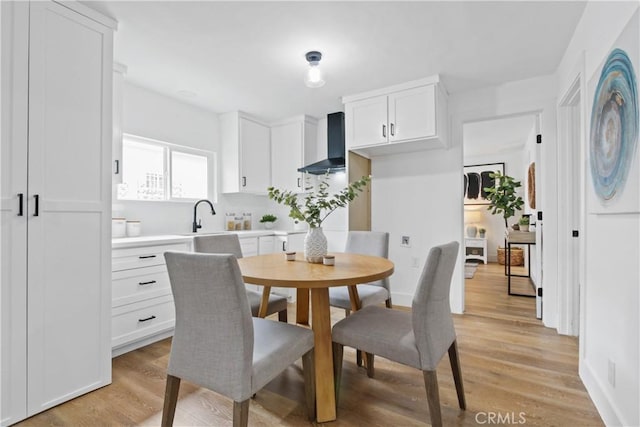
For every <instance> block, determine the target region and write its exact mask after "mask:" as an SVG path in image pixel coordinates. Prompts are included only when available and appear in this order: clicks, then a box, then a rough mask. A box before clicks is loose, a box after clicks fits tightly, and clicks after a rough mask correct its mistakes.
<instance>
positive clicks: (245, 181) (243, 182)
mask: <svg viewBox="0 0 640 427" xmlns="http://www.w3.org/2000/svg"><path fill="white" fill-rule="evenodd" d="M242 186H243V187H246V186H247V177H246V176H243V177H242Z"/></svg>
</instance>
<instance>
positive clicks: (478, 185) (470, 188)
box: [463, 163, 504, 205]
mask: <svg viewBox="0 0 640 427" xmlns="http://www.w3.org/2000/svg"><path fill="white" fill-rule="evenodd" d="M494 172H500V173H501V174H502V175H504V163H485V164H481V165H469V166H465V167H464V179H463V192H464V204H465V205H489V204H491V203H490V202H489V200H487V193H486V191H485V190H484V189H485V188H487V187H495V185H496V182H495V180H494V179H493V178H491V176H490V175H491V174H492V173H494Z"/></svg>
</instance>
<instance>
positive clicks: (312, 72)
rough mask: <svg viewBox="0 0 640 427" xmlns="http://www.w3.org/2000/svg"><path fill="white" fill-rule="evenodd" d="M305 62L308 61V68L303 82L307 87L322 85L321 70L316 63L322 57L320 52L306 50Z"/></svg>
mask: <svg viewBox="0 0 640 427" xmlns="http://www.w3.org/2000/svg"><path fill="white" fill-rule="evenodd" d="M305 58H306V59H307V62H309V69H308V70H307V73H306V74H305V77H304V83H305V84H306V85H307V86H308V87H312V88H316V87H322V86H324V79H323V78H322V71H321V70H320V67H319V66H318V64H319V63H320V59H322V54H321V53H320V52H317V51H311V52H307V54H306V55H305Z"/></svg>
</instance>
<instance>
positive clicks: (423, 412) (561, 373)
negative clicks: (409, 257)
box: [18, 264, 603, 427]
mask: <svg viewBox="0 0 640 427" xmlns="http://www.w3.org/2000/svg"><path fill="white" fill-rule="evenodd" d="M518 280H523V281H524V284H518V285H516V286H523V289H524V288H526V286H530V285H528V284H527V282H526V280H528V279H518ZM465 296H466V311H465V314H464V315H461V316H454V321H455V327H456V332H457V335H458V350H459V355H460V365H461V367H462V377H463V381H464V389H465V395H466V401H467V410H466V411H462V410H460V409H459V408H458V400H457V395H456V390H455V385H454V381H453V376H452V374H451V367H450V363H449V359H448V357H444V358H443V360H442V362H441V363H440V365H439V366H438V370H437V371H438V383H439V388H440V402H441V406H442V421H443V424H444V425H445V426H477V425H478V424H480V423H482V422H483V421H485V423H484V424H486V419H487V418H486V417H487V414H488V413H498V414H501V415H502V416H503V417H511V418H510V420H515V422H511V424H518V421H519V418H518V417H519V416H520V414H522V416H523V417H524V420H526V425H527V426H549V425H556V426H574V425H576V426H577V425H580V426H602V425H603V423H602V420H601V418H600V416H599V415H598V412H597V411H596V409H595V407H594V405H593V403H592V402H591V400H590V399H589V396H588V395H587V393H586V391H585V388H584V385H583V384H582V382H581V381H580V379H579V377H578V339H576V338H574V337H567V336H561V335H558V334H557V333H556V332H555V331H554V330H552V329H548V328H545V327H544V326H543V325H542V322H541V321H539V320H537V319H536V318H535V300H534V299H533V298H522V297H515V296H508V295H507V282H506V278H505V276H504V269H503V267H502V266H499V265H497V264H488V265H480V266H479V267H478V269H477V270H476V274H475V276H474V277H473V278H472V279H467V280H466V293H465ZM398 309H400V310H406V308H403V307H398ZM294 313H295V307H294V306H293V305H291V306H290V307H289V318H290V319H295V316H294ZM343 316H344V311H343V310H338V309H332V312H331V320H332V322H336V321H338V320H339V319H341V318H342V317H343ZM271 318H273V319H274V320H277V318H276V317H275V316H271ZM170 349H171V340H170V339H166V340H163V341H160V342H157V343H155V344H152V345H150V346H147V347H144V348H141V349H139V350H136V351H133V352H130V353H127V354H124V355H122V356H119V357H117V358H115V359H113V384H111V385H109V386H107V387H103V388H101V389H99V390H96V391H94V392H92V393H89V394H87V395H84V396H81V397H78V398H76V399H74V400H72V401H70V402H67V403H64V404H62V405H59V406H57V407H55V408H52V409H50V410H48V411H45V412H43V413H41V414H38V415H35V416H33V417H31V418H30V419H28V420H25V421H24V422H22V423H19V424H18V426H42V425H56V426H84V425H87V426H89V425H109V426H121V425H122V426H133V425H146V426H157V425H160V420H161V416H162V405H163V398H164V388H165V380H166V376H165V375H166V373H165V370H166V366H167V363H168V361H169V351H170ZM70 368H71V367H70ZM232 415H233V403H232V402H231V401H230V400H229V399H226V398H224V397H222V396H220V395H218V394H216V393H214V392H212V391H209V390H206V389H202V388H199V387H197V386H196V385H194V384H191V383H189V382H187V381H182V384H181V387H180V393H179V395H178V404H177V409H176V415H175V421H174V425H176V426H230V425H231V422H232ZM429 415H430V414H429V409H428V404H427V397H426V392H425V389H424V382H423V377H422V372H420V371H419V370H416V369H413V368H409V367H405V366H402V365H399V364H397V363H393V362H390V361H388V360H386V359H384V358H382V357H376V376H375V378H368V377H367V374H366V370H365V368H362V367H357V366H356V364H355V351H354V350H353V349H351V348H348V347H345V349H344V363H343V373H342V384H341V390H340V402H339V407H338V415H337V416H338V418H337V420H336V421H335V422H333V423H331V425H332V426H336V427H342V426H381V427H383V426H384V427H387V426H390V425H394V426H425V425H429V422H430V421H429ZM312 424H313V423H310V422H309V421H308V420H307V408H306V404H305V397H304V383H303V381H302V363H301V362H300V361H298V362H297V363H296V364H295V365H292V366H291V367H289V368H288V369H287V370H286V371H285V372H284V373H283V374H282V375H280V376H278V377H277V378H275V379H274V380H273V381H272V382H271V383H269V384H268V385H267V386H266V387H265V388H264V389H263V390H262V391H260V392H258V394H257V395H256V398H255V399H251V402H250V409H249V425H250V426H265V427H266V426H273V425H280V426H308V425H312ZM506 424H509V423H506Z"/></svg>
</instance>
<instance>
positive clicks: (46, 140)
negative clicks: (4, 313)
mask: <svg viewBox="0 0 640 427" xmlns="http://www.w3.org/2000/svg"><path fill="white" fill-rule="evenodd" d="M30 15H31V22H30V40H29V49H30V64H29V161H28V164H29V210H28V212H27V215H28V218H29V219H28V227H29V232H28V266H29V272H28V283H27V289H28V300H27V301H28V308H29V310H28V318H27V324H28V362H27V363H28V383H27V389H28V412H29V414H33V413H37V412H39V411H42V410H44V409H47V408H49V407H51V406H54V405H56V404H58V403H60V402H62V401H65V400H68V399H70V398H72V397H74V396H77V395H80V394H83V393H86V392H88V391H90V390H93V389H95V388H98V387H101V386H103V385H105V384H108V383H109V382H110V381H111V348H110V307H111V290H110V286H111V283H110V282H111V269H110V258H111V232H110V216H111V188H110V183H111V180H110V172H111V168H110V161H111V111H112V109H111V108H112V106H111V97H112V94H111V78H112V58H113V47H112V35H111V30H110V29H108V28H106V27H104V26H103V25H100V24H98V23H96V22H95V21H93V20H91V19H88V18H86V17H84V16H81V15H79V14H77V13H75V12H73V11H71V10H70V9H68V8H66V7H64V6H62V5H60V4H57V3H53V2H32V3H31V11H30Z"/></svg>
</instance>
